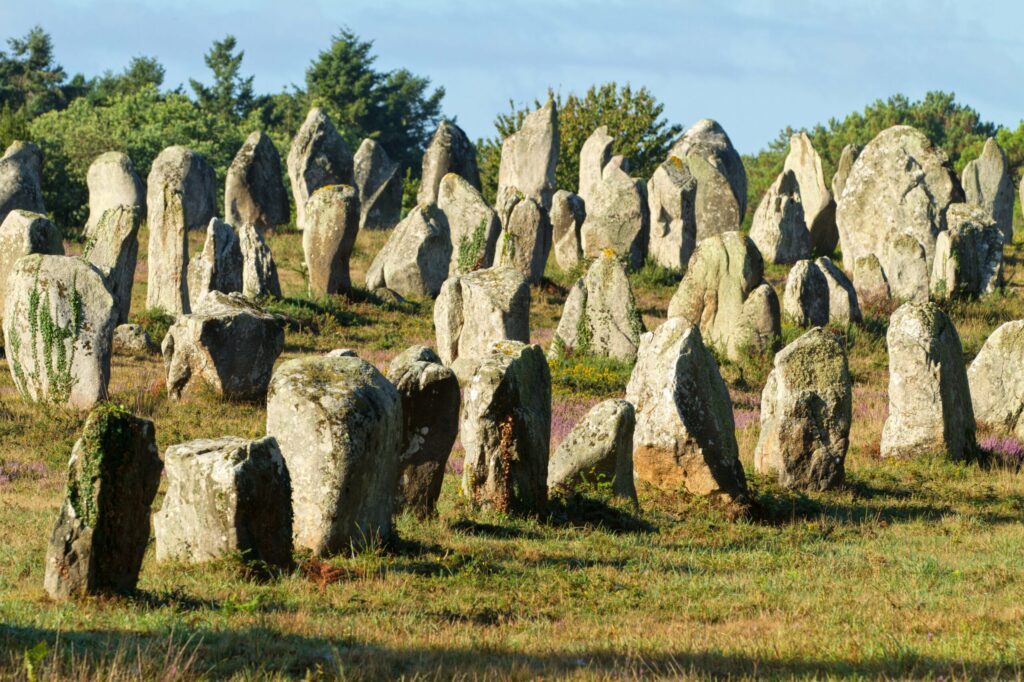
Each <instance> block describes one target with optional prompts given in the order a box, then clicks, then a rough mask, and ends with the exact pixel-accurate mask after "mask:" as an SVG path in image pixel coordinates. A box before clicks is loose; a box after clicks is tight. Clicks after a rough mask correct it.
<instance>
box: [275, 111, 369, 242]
mask: <svg viewBox="0 0 1024 682" xmlns="http://www.w3.org/2000/svg"><path fill="white" fill-rule="evenodd" d="M352 163H353V162H352V150H351V149H349V147H348V145H347V144H346V143H345V140H344V139H343V138H342V137H341V135H339V134H338V131H337V129H336V128H335V127H334V124H333V123H331V119H329V118H327V114H325V113H324V112H323V111H322V110H321V109H320V108H319V107H313V108H312V109H310V110H309V113H308V114H306V120H305V121H303V123H302V127H300V128H299V132H297V133H296V134H295V137H294V138H293V139H292V145H291V147H290V148H289V149H288V179H289V180H290V181H291V185H292V197H293V198H294V200H295V224H296V225H297V226H298V228H299V229H300V230H305V229H306V211H307V202H308V201H309V200H310V199H311V198H312V196H313V194H314V193H315V192H316V191H317V190H318V189H320V188H321V187H327V186H330V185H352V184H353V183H354V182H355V179H354V175H353V169H352ZM357 216H358V214H357ZM358 225H359V223H358V217H357V222H356V226H357V227H358Z"/></svg>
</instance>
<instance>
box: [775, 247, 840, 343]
mask: <svg viewBox="0 0 1024 682" xmlns="http://www.w3.org/2000/svg"><path fill="white" fill-rule="evenodd" d="M829 302H830V295H829V286H828V281H827V280H826V279H825V273H823V272H822V271H821V270H820V269H819V268H818V266H817V265H816V264H815V263H814V261H810V260H802V261H798V262H797V264H796V265H794V266H793V267H792V268H791V269H790V271H789V274H788V275H786V291H785V293H784V294H783V295H782V314H783V315H785V316H786V317H787V318H788V319H789V320H790V321H791V322H792V323H793V324H795V325H797V326H798V327H823V326H825V325H826V324H828V318H829Z"/></svg>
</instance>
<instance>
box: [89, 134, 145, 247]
mask: <svg viewBox="0 0 1024 682" xmlns="http://www.w3.org/2000/svg"><path fill="white" fill-rule="evenodd" d="M85 183H86V186H87V187H88V188H89V219H88V221H86V223H85V236H86V237H87V238H89V237H91V236H92V233H93V229H94V228H95V227H96V225H97V223H99V221H100V218H101V217H102V216H103V214H104V213H106V212H107V211H109V210H110V209H112V208H117V207H118V206H127V207H129V208H135V209H138V210H139V212H140V214H141V213H142V212H144V211H145V210H146V188H145V187H143V186H142V180H141V179H140V178H139V175H138V173H136V172H135V166H134V165H133V164H132V160H131V159H130V158H129V157H128V155H127V154H125V153H124V152H107V153H105V154H100V155H99V156H97V157H96V160H95V161H93V162H92V163H91V164H90V165H89V171H88V173H86V176H85Z"/></svg>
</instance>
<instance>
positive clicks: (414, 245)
mask: <svg viewBox="0 0 1024 682" xmlns="http://www.w3.org/2000/svg"><path fill="white" fill-rule="evenodd" d="M451 261H452V237H451V234H450V233H449V232H448V221H446V220H445V219H444V215H442V214H441V213H440V211H438V209H437V206H417V207H416V208H414V209H413V210H411V211H409V215H407V216H405V218H404V219H403V220H402V222H400V223H399V224H398V226H397V227H396V228H395V229H394V231H393V232H392V233H391V236H390V237H389V238H388V241H387V243H386V244H384V246H383V248H381V250H380V251H379V252H378V253H377V256H376V257H375V258H374V259H373V262H372V263H371V264H370V268H369V269H368V270H367V271H366V288H367V289H371V290H372V289H377V288H379V287H387V288H389V289H393V290H394V291H397V292H398V293H399V294H400V295H402V296H406V297H416V298H426V297H434V296H437V294H438V292H439V291H441V285H442V284H444V281H445V280H446V279H447V278H448V267H449V266H450V265H451Z"/></svg>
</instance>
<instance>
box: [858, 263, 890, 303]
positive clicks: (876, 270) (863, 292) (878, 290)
mask: <svg viewBox="0 0 1024 682" xmlns="http://www.w3.org/2000/svg"><path fill="white" fill-rule="evenodd" d="M853 288H854V289H856V290H857V298H858V300H863V301H867V302H869V303H870V302H875V301H887V300H889V297H890V293H889V281H888V280H887V279H886V278H885V273H884V272H883V271H882V264H881V263H880V262H879V261H878V257H877V256H875V254H873V253H869V254H868V255H866V256H861V257H860V258H858V259H857V260H855V261H854V262H853Z"/></svg>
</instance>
